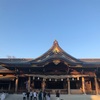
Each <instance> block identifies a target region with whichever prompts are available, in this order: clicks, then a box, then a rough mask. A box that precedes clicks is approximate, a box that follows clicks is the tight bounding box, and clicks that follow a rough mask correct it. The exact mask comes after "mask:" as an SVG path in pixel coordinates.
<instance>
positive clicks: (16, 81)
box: [15, 77, 18, 92]
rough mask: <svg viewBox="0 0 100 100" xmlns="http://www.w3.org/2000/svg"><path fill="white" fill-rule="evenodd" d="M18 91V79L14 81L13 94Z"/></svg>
mask: <svg viewBox="0 0 100 100" xmlns="http://www.w3.org/2000/svg"><path fill="white" fill-rule="evenodd" d="M17 91H18V77H17V78H16V80H15V92H17Z"/></svg>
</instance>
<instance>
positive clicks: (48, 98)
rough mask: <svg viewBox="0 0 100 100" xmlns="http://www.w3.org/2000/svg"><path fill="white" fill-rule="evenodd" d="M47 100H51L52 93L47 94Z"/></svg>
mask: <svg viewBox="0 0 100 100" xmlns="http://www.w3.org/2000/svg"><path fill="white" fill-rule="evenodd" d="M47 100H50V92H48V93H47Z"/></svg>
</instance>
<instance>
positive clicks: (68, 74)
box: [0, 40, 100, 94]
mask: <svg viewBox="0 0 100 100" xmlns="http://www.w3.org/2000/svg"><path fill="white" fill-rule="evenodd" d="M40 89H41V90H45V91H50V92H51V93H55V91H56V90H59V91H60V93H66V94H99V93H100V59H77V58H75V57H73V56H71V55H69V54H68V53H66V52H65V51H64V50H63V49H62V48H61V47H60V46H59V44H58V42H57V41H56V40H55V41H54V43H53V46H52V47H51V48H50V49H49V50H48V51H47V52H45V53H44V54H43V55H42V56H40V57H38V58H36V59H27V58H24V59H22V58H19V59H18V58H0V91H1V92H2V91H6V92H9V93H15V92H16V93H21V92H23V91H26V90H28V91H31V90H36V91H38V90H40Z"/></svg>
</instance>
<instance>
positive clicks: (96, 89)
mask: <svg viewBox="0 0 100 100" xmlns="http://www.w3.org/2000/svg"><path fill="white" fill-rule="evenodd" d="M94 81H95V91H96V95H98V82H97V77H96V76H95V77H94Z"/></svg>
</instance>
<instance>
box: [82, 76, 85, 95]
mask: <svg viewBox="0 0 100 100" xmlns="http://www.w3.org/2000/svg"><path fill="white" fill-rule="evenodd" d="M82 90H83V93H84V94H86V91H85V80H84V77H82Z"/></svg>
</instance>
